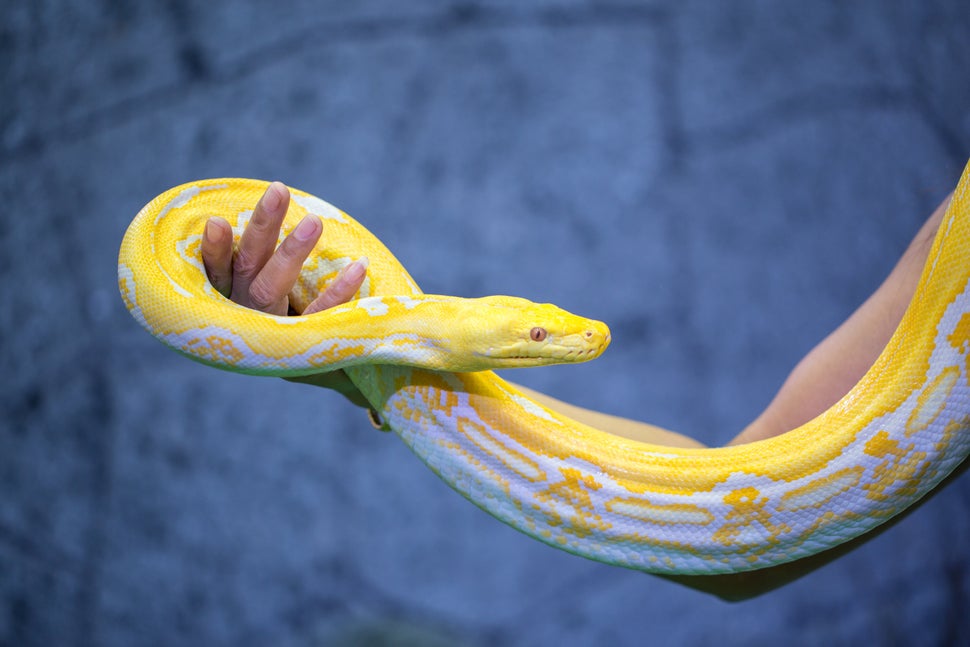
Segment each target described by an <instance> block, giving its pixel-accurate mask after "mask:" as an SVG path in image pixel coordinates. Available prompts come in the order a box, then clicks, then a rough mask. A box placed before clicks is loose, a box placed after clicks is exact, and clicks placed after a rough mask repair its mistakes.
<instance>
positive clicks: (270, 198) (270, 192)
mask: <svg viewBox="0 0 970 647" xmlns="http://www.w3.org/2000/svg"><path fill="white" fill-rule="evenodd" d="M279 206H280V192H279V189H277V187H276V182H273V183H272V184H270V185H269V188H267V189H266V193H265V194H264V195H263V208H265V209H269V210H270V211H275V210H276V208H277V207H279Z"/></svg>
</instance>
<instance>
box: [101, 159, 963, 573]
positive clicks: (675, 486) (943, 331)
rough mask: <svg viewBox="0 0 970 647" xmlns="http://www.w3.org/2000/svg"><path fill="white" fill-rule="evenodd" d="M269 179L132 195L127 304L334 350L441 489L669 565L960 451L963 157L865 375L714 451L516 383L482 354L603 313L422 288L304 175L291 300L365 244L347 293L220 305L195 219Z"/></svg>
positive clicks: (525, 362)
mask: <svg viewBox="0 0 970 647" xmlns="http://www.w3.org/2000/svg"><path fill="white" fill-rule="evenodd" d="M266 186H267V183H265V182H260V181H254V180H240V179H218V180H205V181H199V182H193V183H190V184H185V185H182V186H179V187H175V188H173V189H171V190H169V191H167V192H165V193H163V194H162V195H160V196H158V197H157V198H155V199H154V200H153V201H152V202H150V203H149V204H148V205H147V206H145V207H144V208H143V209H142V210H141V212H139V214H138V215H137V216H136V217H135V219H134V221H133V222H132V224H131V226H130V227H129V229H128V231H127V233H126V234H125V237H124V241H123V243H122V246H121V252H120V257H119V261H118V277H119V278H118V280H119V287H120V290H121V295H122V297H123V299H124V302H125V304H126V306H127V308H128V310H129V311H130V312H131V314H132V315H133V316H134V317H135V319H136V320H137V321H138V322H139V323H140V324H141V325H142V326H144V327H145V328H146V329H147V330H148V331H149V332H151V334H153V335H154V336H155V337H157V338H158V339H160V340H161V341H163V342H164V343H165V344H167V345H169V346H170V347H172V348H174V349H175V350H177V351H179V352H180V353H183V354H185V355H188V356H189V357H191V358H194V359H196V360H199V361H202V362H204V363H206V364H209V365H213V366H217V367H220V368H224V369H227V370H230V371H239V372H244V373H253V374H262V375H284V376H285V375H302V374H308V373H314V372H323V371H329V370H335V369H337V368H343V369H344V370H345V371H346V373H347V374H348V375H349V377H350V378H351V380H352V381H353V382H354V384H355V385H356V386H357V387H358V388H359V389H360V391H361V392H362V393H363V394H364V396H365V397H366V399H367V400H368V401H369V402H370V404H371V406H372V407H373V409H374V410H375V411H376V412H377V413H378V414H379V416H380V419H381V420H382V421H383V423H384V424H385V425H386V427H388V428H390V429H391V430H393V431H394V432H396V433H397V435H398V436H400V438H401V439H402V440H403V441H404V442H405V443H406V444H407V445H408V446H409V447H410V448H411V449H412V450H413V451H414V452H415V453H416V454H417V455H418V456H419V457H420V458H421V459H422V460H423V461H424V462H425V463H426V464H427V465H428V467H430V468H431V469H432V470H434V472H435V473H436V474H438V475H439V476H440V477H441V478H442V479H444V480H445V481H446V482H447V483H448V484H449V485H451V487H453V488H454V489H455V490H457V491H458V492H460V493H461V494H462V495H464V496H465V497H466V498H468V499H469V500H471V501H472V502H473V503H475V504H476V505H478V506H480V507H481V508H483V509H484V510H486V511H487V512H489V513H490V514H492V515H494V516H495V517H497V518H499V519H500V520H502V521H504V522H506V523H508V524H509V525H511V526H513V527H515V528H517V529H518V530H521V531H522V532H524V533H526V534H528V535H530V536H532V537H534V538H536V539H538V540H540V541H543V542H545V543H547V544H550V545H552V546H555V547H557V548H561V549H564V550H566V551H569V552H571V553H575V554H578V555H582V556H584V557H588V558H591V559H594V560H597V561H601V562H605V563H609V564H615V565H620V566H625V567H628V568H633V569H638V570H642V571H648V572H654V573H660V574H667V575H689V574H718V573H733V572H740V571H748V570H753V569H759V568H764V567H768V566H773V565H777V564H781V563H785V562H788V561H791V560H796V559H799V558H802V557H806V556H809V555H813V554H815V553H818V552H821V551H824V550H826V549H828V548H832V547H834V546H837V545H839V544H841V543H843V542H846V541H848V540H850V539H853V538H855V537H857V536H860V535H862V534H864V533H867V532H868V531H870V530H872V529H873V528H875V527H876V526H878V525H879V524H882V523H884V522H885V521H887V520H889V519H891V518H892V517H894V516H895V515H897V514H899V513H900V512H902V511H903V510H905V509H906V508H908V507H909V506H911V505H913V504H914V503H916V502H917V501H919V499H920V498H921V497H922V496H924V495H925V494H926V493H927V492H929V491H930V490H931V489H933V488H934V486H936V485H937V484H938V483H939V482H940V481H941V480H943V479H944V478H945V477H946V476H947V475H948V474H949V473H950V472H951V471H953V470H954V469H955V468H957V467H958V466H959V465H960V464H961V463H962V462H963V461H964V459H965V458H966V457H967V455H968V453H970V381H968V379H970V355H968V351H970V260H968V259H970V166H968V167H967V169H966V170H965V171H964V174H963V177H962V178H961V180H960V183H959V185H958V187H957V190H956V192H955V193H954V197H953V199H952V201H951V203H950V205H949V208H948V210H947V212H946V215H945V217H944V220H943V222H942V224H941V226H940V228H939V232H938V234H937V236H936V238H935V240H934V243H933V246H932V249H931V251H930V253H929V257H928V260H927V262H926V265H925V267H924V269H923V273H922V276H921V279H920V282H919V285H918V288H917V290H916V292H915V294H914V296H913V298H912V301H911V303H910V304H909V307H908V309H907V310H906V313H905V315H904V316H903V319H902V321H901V323H900V324H899V327H898V328H897V330H896V331H895V333H894V334H893V336H892V338H891V340H890V341H889V343H888V345H887V346H886V347H885V349H884V350H883V352H882V353H881V354H880V356H879V357H878V359H877V360H876V362H875V364H874V365H873V366H872V367H871V369H870V370H869V371H868V372H867V373H866V374H865V376H864V377H863V378H862V379H861V380H860V381H859V382H858V383H857V384H856V385H855V387H854V388H852V389H851V391H850V392H849V393H848V394H847V395H846V396H845V397H843V398H842V399H841V400H840V401H839V402H838V403H836V404H835V405H833V406H832V407H831V408H829V409H828V410H827V411H825V412H824V413H822V414H821V415H819V416H818V417H817V418H815V419H814V420H812V421H810V422H808V423H806V424H805V425H803V426H801V427H799V428H797V429H794V430H792V431H790V432H788V433H785V434H782V435H781V436H777V437H775V438H771V439H768V440H762V441H758V442H755V443H750V444H747V445H740V446H733V447H727V448H717V449H679V448H671V447H663V446H655V445H649V444H645V443H641V442H638V441H634V440H629V439H626V438H622V437H618V436H615V435H611V434H607V433H605V432H603V431H599V430H597V429H594V428H591V427H588V426H585V425H583V424H581V423H579V422H576V421H573V420H570V419H568V418H566V417H564V416H563V415H560V414H559V413H556V412H554V411H552V410H550V409H548V408H546V407H544V406H541V405H540V404H538V403H536V402H534V401H532V400H530V399H528V398H527V397H526V396H525V395H524V394H522V393H521V392H519V391H517V390H516V389H515V388H514V387H513V386H511V385H510V384H508V383H506V382H505V381H503V380H502V379H500V378H499V377H498V376H497V375H495V374H494V373H493V372H491V370H488V369H492V368H501V367H505V366H530V365H538V364H544V363H553V362H563V361H567V362H568V361H583V360H586V359H592V358H594V357H595V356H597V355H598V354H599V353H600V352H602V350H603V348H605V346H606V344H608V343H609V332H608V330H607V329H606V327H605V326H604V325H603V324H600V323H598V322H595V321H591V320H587V319H583V318H580V317H576V316H574V315H571V314H569V313H566V312H564V311H562V310H559V309H558V308H555V307H554V306H550V305H538V304H533V303H531V302H528V301H525V300H522V299H515V298H511V297H488V298H485V299H458V298H454V297H443V296H430V295H423V294H422V293H421V291H420V290H419V289H418V287H417V285H416V283H415V282H414V281H413V280H412V278H411V277H410V276H409V275H408V273H407V271H406V270H405V269H404V268H403V267H402V266H401V265H400V264H399V263H398V261H397V260H396V259H395V258H394V256H393V255H392V254H391V253H390V252H389V251H388V250H387V248H386V247H385V246H384V245H383V244H382V243H381V242H380V241H379V240H378V239H377V238H375V237H374V236H373V235H372V234H371V233H370V232H369V231H367V230H366V229H365V228H364V227H363V226H361V225H360V224H358V223H357V222H356V221H354V220H353V219H351V218H350V217H349V216H348V215H347V214H345V213H343V212H341V211H340V210H338V209H336V208H334V207H332V206H331V205H329V204H327V203H325V202H323V201H322V200H320V199H318V198H315V197H313V196H311V195H308V194H306V193H303V192H301V191H297V190H292V191H291V193H292V196H293V198H292V202H291V205H290V208H289V212H288V214H287V217H286V221H285V223H284V225H283V234H281V236H282V235H285V233H287V232H289V231H290V230H292V228H293V227H295V225H296V223H298V222H299V221H300V219H301V218H302V217H303V216H304V215H305V214H307V213H313V214H316V215H317V216H319V217H320V218H321V219H322V220H323V222H324V227H325V235H324V239H325V241H326V244H325V246H324V245H323V244H322V243H319V244H318V246H317V248H316V249H315V250H314V253H313V254H312V255H311V257H310V258H309V259H308V260H307V262H306V263H305V264H304V267H303V272H302V275H301V278H300V280H299V282H298V284H297V286H296V287H295V288H294V290H293V292H292V294H291V302H293V303H295V304H297V308H298V309H302V308H303V307H305V305H306V304H307V303H309V301H310V300H311V299H312V298H313V296H314V295H316V294H317V293H318V292H319V290H320V289H322V288H323V287H325V286H326V285H327V283H328V282H329V281H331V280H332V279H333V278H334V277H335V276H336V274H337V272H338V271H339V270H340V269H341V268H342V267H343V266H345V265H347V264H348V263H350V262H351V261H352V260H353V259H356V258H359V257H361V256H363V255H366V256H367V257H368V258H369V259H370V264H369V266H368V269H367V277H366V280H365V282H364V284H363V286H362V287H361V289H360V292H359V294H358V295H357V296H358V299H357V300H355V301H351V302H350V303H348V304H346V305H343V306H339V307H336V308H333V309H331V310H327V311H324V312H320V313H316V314H313V315H309V316H293V317H277V316H272V315H268V314H263V313H260V312H256V311H253V310H248V309H246V308H243V307H242V306H239V305H236V304H234V303H232V302H230V301H229V300H227V299H225V298H224V297H222V296H221V295H219V294H218V293H217V292H215V290H214V289H213V288H212V287H211V286H210V285H209V283H208V281H207V279H206V278H205V274H204V271H203V266H202V261H201V255H200V241H201V234H202V230H203V225H204V222H205V220H206V219H207V218H208V217H210V216H222V217H224V218H226V219H227V220H228V221H229V222H230V224H231V225H232V226H233V227H234V231H235V235H236V236H237V239H238V235H239V234H240V233H241V231H242V229H243V228H244V227H245V225H246V223H247V221H248V219H249V217H250V216H251V214H252V208H253V205H255V204H256V202H257V200H258V199H259V197H260V195H261V194H262V192H263V191H264V189H265V187H266ZM460 371H461V372H460Z"/></svg>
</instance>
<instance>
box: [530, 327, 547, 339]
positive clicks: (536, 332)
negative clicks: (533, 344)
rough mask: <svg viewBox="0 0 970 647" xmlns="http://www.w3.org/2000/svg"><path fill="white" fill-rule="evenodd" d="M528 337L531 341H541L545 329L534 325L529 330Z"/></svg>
mask: <svg viewBox="0 0 970 647" xmlns="http://www.w3.org/2000/svg"><path fill="white" fill-rule="evenodd" d="M529 337H531V338H532V341H542V340H544V339H545V338H546V329H545V328H540V327H539V326H536V327H535V328H533V329H532V330H531V331H530V332H529Z"/></svg>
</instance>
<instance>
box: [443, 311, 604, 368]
mask: <svg viewBox="0 0 970 647" xmlns="http://www.w3.org/2000/svg"><path fill="white" fill-rule="evenodd" d="M474 301H476V302H477V303H478V304H479V306H480V307H478V308H476V309H475V311H474V313H475V314H472V315H470V316H469V318H468V319H466V320H465V321H464V322H463V324H462V325H463V326H465V327H466V330H467V331H468V332H467V334H468V335H469V337H467V338H466V339H468V341H469V342H470V344H469V345H470V346H472V347H474V348H475V349H476V350H475V353H476V355H478V356H479V357H481V358H482V359H483V360H484V361H485V362H487V363H489V364H490V366H489V368H522V367H529V366H545V365H548V364H565V363H572V362H586V361H589V360H591V359H595V358H597V357H599V356H600V354H602V352H603V351H604V350H606V347H607V346H609V344H610V331H609V328H607V327H606V324H604V323H602V322H600V321H596V320H593V319H586V318H585V317H579V316H577V315H574V314H572V313H570V312H567V311H565V310H563V309H562V308H559V307H557V306H554V305H552V304H550V303H534V302H532V301H529V300H527V299H520V298H518V297H506V296H495V297H484V298H481V299H475V300H474Z"/></svg>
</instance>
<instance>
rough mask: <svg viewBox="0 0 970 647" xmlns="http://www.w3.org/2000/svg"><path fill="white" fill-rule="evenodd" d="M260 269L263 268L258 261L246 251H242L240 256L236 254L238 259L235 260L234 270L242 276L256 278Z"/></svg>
mask: <svg viewBox="0 0 970 647" xmlns="http://www.w3.org/2000/svg"><path fill="white" fill-rule="evenodd" d="M260 269H261V268H260V266H259V263H258V262H257V261H256V259H255V258H253V257H252V256H251V255H250V254H247V253H246V252H244V251H240V252H239V253H238V254H236V258H235V259H233V263H232V270H233V272H235V273H236V274H238V275H240V276H243V277H252V276H255V275H256V273H257V272H259V270H260Z"/></svg>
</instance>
